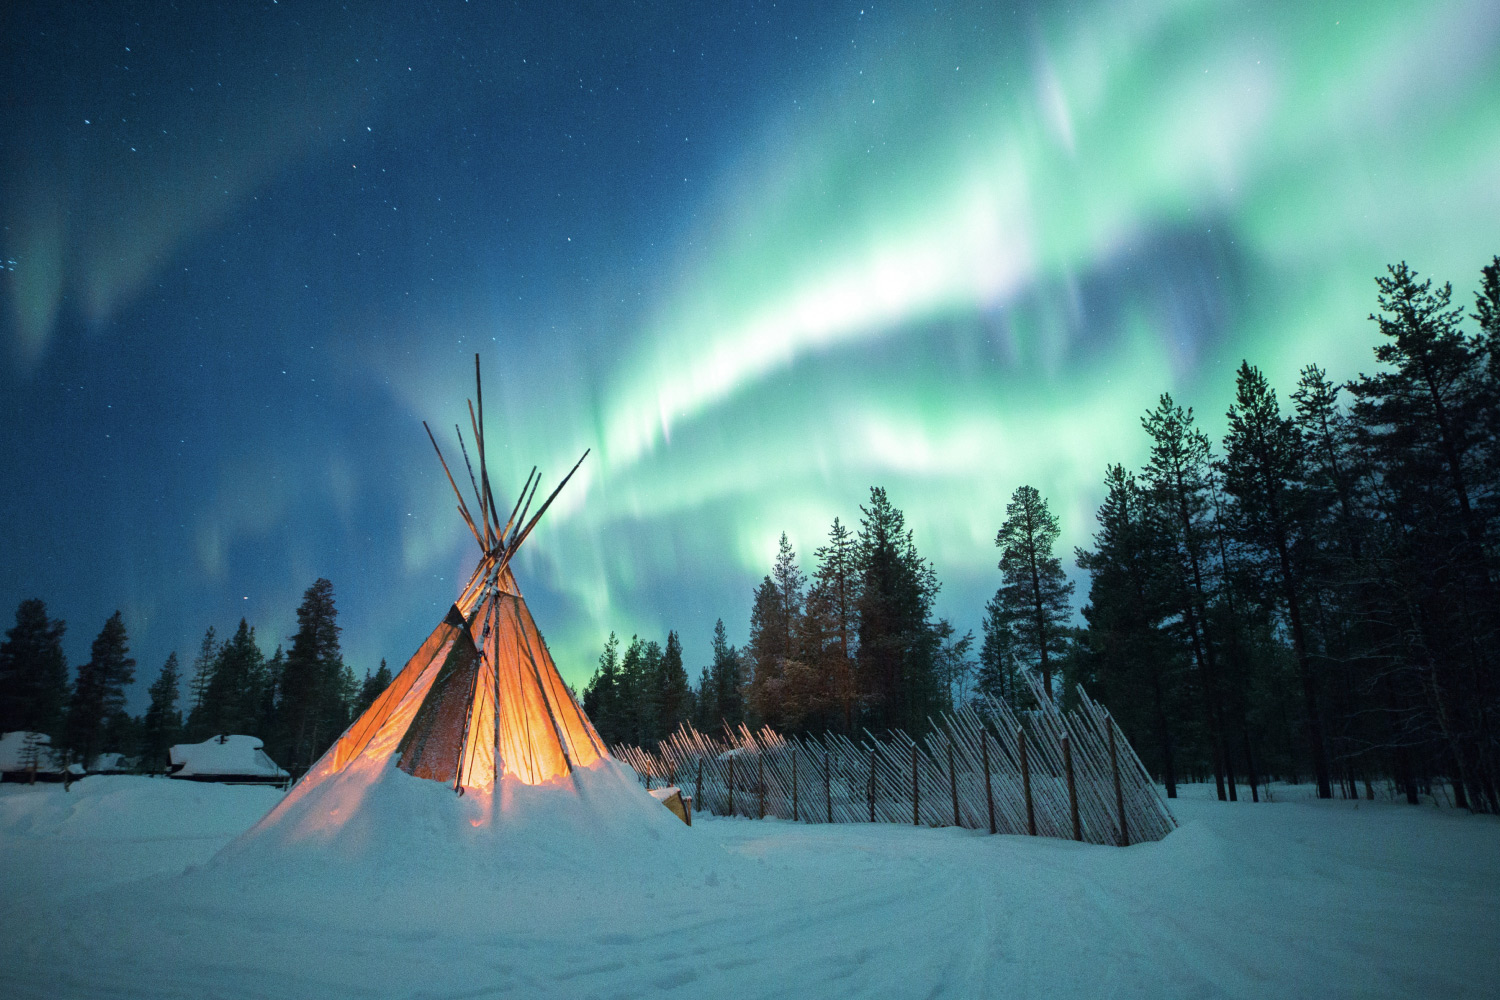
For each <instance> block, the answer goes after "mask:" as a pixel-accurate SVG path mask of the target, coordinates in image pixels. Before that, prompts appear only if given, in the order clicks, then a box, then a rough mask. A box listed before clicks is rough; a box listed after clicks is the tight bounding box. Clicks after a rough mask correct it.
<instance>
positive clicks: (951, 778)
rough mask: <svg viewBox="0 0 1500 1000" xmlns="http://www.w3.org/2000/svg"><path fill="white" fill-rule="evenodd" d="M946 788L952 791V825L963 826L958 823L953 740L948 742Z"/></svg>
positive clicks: (956, 779)
mask: <svg viewBox="0 0 1500 1000" xmlns="http://www.w3.org/2000/svg"><path fill="white" fill-rule="evenodd" d="M948 786H949V787H950V788H951V789H952V790H953V825H954V826H963V824H962V823H960V822H959V821H958V770H957V768H955V767H954V764H953V740H952V739H951V738H950V739H949V740H948Z"/></svg>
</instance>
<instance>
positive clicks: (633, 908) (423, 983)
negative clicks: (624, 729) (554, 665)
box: [0, 761, 1500, 997]
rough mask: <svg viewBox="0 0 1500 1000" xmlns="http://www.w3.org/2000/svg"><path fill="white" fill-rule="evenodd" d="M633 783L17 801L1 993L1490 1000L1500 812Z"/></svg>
mask: <svg viewBox="0 0 1500 1000" xmlns="http://www.w3.org/2000/svg"><path fill="white" fill-rule="evenodd" d="M617 766H618V765H615V764H613V763H612V762H608V761H604V762H600V763H599V764H598V765H596V766H595V767H594V768H591V769H589V770H588V771H580V772H579V774H578V776H577V777H578V783H577V786H576V788H575V787H574V786H572V785H564V784H562V783H559V782H554V783H552V784H550V785H544V786H538V787H529V786H516V785H512V784H510V783H506V784H505V785H503V786H502V787H501V789H500V791H499V794H498V797H494V796H490V795H486V794H474V793H471V794H469V795H465V796H463V797H459V796H456V795H454V794H453V793H452V791H451V790H449V789H447V788H445V787H443V786H441V785H438V784H436V783H434V782H428V781H422V780H421V779H416V778H410V777H409V776H406V775H404V774H401V773H400V772H395V773H396V774H397V775H399V778H398V779H397V780H390V781H381V782H377V783H374V784H371V785H369V786H368V787H367V789H366V791H365V793H364V795H365V797H364V799H363V800H362V801H361V802H360V803H359V804H358V805H359V808H358V809H357V810H356V816H354V817H346V818H345V821H344V822H342V823H341V824H340V825H339V826H338V827H337V831H336V833H332V834H328V835H326V836H325V835H323V834H322V833H321V830H322V828H321V827H319V826H317V824H316V823H314V822H312V821H313V820H314V819H315V817H313V816H312V815H311V814H310V812H304V813H303V814H300V815H299V816H295V817H294V816H291V815H290V814H291V813H293V812H296V810H287V811H286V812H284V813H283V814H282V816H281V818H280V819H279V820H278V821H277V822H274V823H269V824H263V825H260V826H257V827H256V828H255V829H254V830H253V831H252V832H251V833H250V834H249V835H247V836H243V837H238V838H237V837H236V834H237V833H239V832H240V831H244V830H246V829H247V828H249V827H251V826H252V824H254V823H255V820H256V818H257V817H258V816H260V815H261V814H262V813H264V812H265V811H266V810H267V809H268V808H270V807H271V806H272V805H274V804H276V803H279V802H285V801H287V800H286V799H284V798H283V793H282V792H280V791H278V790H276V789H273V788H267V787H255V786H222V785H214V784H201V783H195V782H171V781H164V780H159V779H150V778H144V777H98V776H96V777H90V778H87V779H85V780H84V781H82V782H80V783H78V784H75V785H74V786H73V790H72V792H71V793H68V792H64V791H63V790H62V788H61V786H58V785H47V786H43V785H37V786H24V785H6V786H0V993H3V994H4V995H7V996H19V997H51V996H100V995H108V996H119V997H135V996H140V997H147V996H150V997H202V996H264V997H307V996H318V997H352V996H373V997H384V996H393V997H395V996H400V997H406V996H425V997H452V996H469V997H482V996H504V995H517V996H528V997H584V996H650V995H653V994H657V993H670V992H672V991H674V990H681V992H682V993H688V994H692V995H698V996H710V997H711V996H729V995H733V996H736V997H771V996H793V995H795V996H820V997H821V996H857V997H865V996H869V997H886V996H889V997H905V996H955V997H968V996H973V997H980V996H1028V995H1031V996H1048V997H1054V996H1056V997H1072V996H1080V997H1083V996H1087V997H1096V996H1117V997H1183V996H1231V997H1264V996H1278V995H1279V996H1285V997H1301V996H1317V997H1325V996H1326V997H1424V996H1443V997H1466V996H1475V997H1477V996H1492V995H1493V989H1494V983H1495V981H1496V977H1497V975H1500V949H1497V948H1496V947H1495V942H1496V941H1497V940H1500V908H1497V906H1496V903H1497V901H1500V822H1496V821H1495V820H1494V819H1493V818H1489V817H1474V816H1469V815H1467V814H1465V813H1460V812H1458V811H1455V810H1451V809H1437V808H1433V807H1430V806H1424V807H1417V808H1413V807H1410V806H1405V805H1397V804H1391V803H1385V802H1381V803H1369V802H1359V803H1355V802H1344V801H1333V802H1317V801H1313V800H1308V799H1305V798H1302V797H1300V796H1301V795H1302V794H1303V793H1301V792H1300V791H1298V790H1287V789H1278V790H1277V799H1278V801H1276V802H1274V803H1261V804H1258V805H1255V804H1250V803H1237V804H1227V803H1219V802H1216V801H1213V800H1212V798H1211V796H1212V791H1211V790H1208V791H1207V792H1205V790H1204V789H1202V788H1189V789H1187V791H1186V793H1185V795H1186V797H1184V798H1182V799H1179V800H1177V801H1176V802H1174V804H1173V806H1174V811H1175V812H1176V813H1177V815H1178V818H1179V819H1180V820H1181V821H1182V827H1181V829H1179V830H1177V831H1176V832H1174V833H1172V834H1171V835H1170V836H1168V837H1167V838H1166V839H1165V840H1163V841H1161V842H1160V843H1155V844H1143V845H1137V846H1134V847H1130V848H1125V849H1120V848H1110V847H1093V846H1088V845H1080V844H1074V843H1071V842H1066V841H1058V840H1047V839H1033V838H1026V837H1007V836H1001V837H989V836H986V835H984V834H982V833H977V832H974V831H968V830H955V829H939V830H933V829H927V828H921V829H914V828H911V827H906V826H896V825H868V824H852V825H845V826H805V825H799V824H794V823H787V822H778V821H774V820H770V821H753V820H743V819H733V820H731V819H716V818H713V817H708V816H703V815H700V816H698V817H695V825H694V826H693V827H692V828H688V827H686V826H684V825H683V824H682V823H681V822H679V821H678V820H677V819H676V818H675V817H673V816H672V815H671V814H670V813H669V812H668V811H667V810H666V809H664V808H663V807H662V806H661V805H660V804H659V803H657V802H656V801H654V800H653V799H652V798H651V797H650V796H648V795H646V794H645V793H644V792H643V791H641V790H639V788H638V787H637V788H635V789H631V788H630V787H629V786H627V785H626V784H624V783H622V782H620V781H619V780H618V778H619V777H620V775H619V773H618V772H612V771H611V769H612V768H615V767H617ZM303 802H304V808H305V809H306V810H310V809H311V806H307V805H305V804H306V803H307V802H308V800H307V799H304V800H303ZM289 804H290V805H293V806H295V805H297V803H295V802H292V803H289ZM333 804H335V805H348V803H343V802H336V803H333ZM292 819H297V820H298V821H297V822H292V821H290V820H292ZM220 848H225V849H224V850H222V851H221V850H219V849H220ZM216 852H217V854H216ZM684 987H685V989H682V988H684Z"/></svg>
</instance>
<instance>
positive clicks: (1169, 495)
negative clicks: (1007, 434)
mask: <svg viewBox="0 0 1500 1000" xmlns="http://www.w3.org/2000/svg"><path fill="white" fill-rule="evenodd" d="M1141 426H1142V427H1144V428H1145V430H1146V433H1147V434H1148V435H1150V437H1151V453H1150V455H1151V457H1150V460H1149V462H1148V463H1147V466H1146V469H1145V473H1144V482H1145V487H1146V494H1147V496H1148V497H1149V498H1150V506H1151V510H1150V516H1151V518H1152V519H1153V520H1154V522H1155V524H1156V525H1157V526H1158V527H1159V528H1160V529H1161V531H1162V534H1163V540H1164V541H1166V542H1167V545H1166V546H1165V547H1164V553H1163V554H1164V555H1166V556H1167V563H1166V566H1165V567H1164V568H1169V569H1170V571H1171V575H1172V579H1171V581H1170V584H1169V586H1170V588H1171V589H1172V590H1173V591H1175V598H1176V601H1175V603H1176V605H1177V610H1178V611H1179V613H1180V619H1179V623H1178V624H1179V628H1180V630H1181V632H1182V633H1184V635H1183V641H1184V645H1185V647H1186V648H1187V649H1189V650H1190V651H1191V654H1192V657H1193V660H1194V662H1195V663H1196V665H1197V669H1198V679H1199V688H1200V690H1201V693H1202V697H1203V704H1204V722H1205V724H1206V729H1207V732H1208V737H1209V743H1210V746H1211V748H1212V760H1213V770H1214V784H1215V786H1216V788H1217V791H1218V795H1219V799H1220V800H1221V801H1225V800H1227V799H1228V798H1229V795H1228V792H1227V789H1226V788H1225V775H1226V771H1227V768H1228V767H1229V760H1228V751H1227V748H1226V746H1225V741H1224V717H1223V707H1222V692H1221V690H1220V683H1219V650H1218V645H1217V643H1216V642H1215V641H1214V637H1213V635H1212V633H1211V632H1210V630H1209V622H1208V605H1209V600H1210V597H1211V587H1212V581H1211V579H1210V577H1209V570H1210V566H1209V558H1210V554H1211V551H1210V545H1211V541H1212V538H1211V526H1210V525H1209V479H1208V476H1209V470H1210V468H1211V465H1212V461H1213V452H1212V448H1211V447H1210V445H1209V442H1208V437H1207V436H1206V435H1205V434H1204V433H1203V432H1202V431H1201V430H1199V429H1198V428H1197V427H1195V426H1194V424H1193V410H1192V408H1191V407H1188V408H1186V409H1184V408H1183V407H1181V406H1179V405H1177V403H1176V402H1174V401H1173V399H1172V397H1171V396H1170V395H1169V394H1167V393H1162V396H1161V399H1160V400H1159V401H1158V403H1157V407H1156V409H1154V410H1152V411H1151V412H1149V413H1147V414H1146V416H1145V417H1143V418H1142V419H1141ZM1231 784H1232V782H1231Z"/></svg>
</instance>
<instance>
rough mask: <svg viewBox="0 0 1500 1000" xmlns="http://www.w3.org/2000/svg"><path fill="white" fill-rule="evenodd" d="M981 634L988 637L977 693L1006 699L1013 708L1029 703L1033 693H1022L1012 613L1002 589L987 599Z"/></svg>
mask: <svg viewBox="0 0 1500 1000" xmlns="http://www.w3.org/2000/svg"><path fill="white" fill-rule="evenodd" d="M980 634H981V635H983V636H984V639H983V641H982V642H981V643H980V646H979V672H978V676H977V677H976V679H975V684H974V687H975V690H976V691H977V693H979V694H981V695H984V696H986V697H989V698H994V699H996V700H997V701H1003V702H1006V703H1007V704H1009V705H1010V706H1011V707H1012V708H1023V707H1027V706H1029V705H1030V703H1031V699H1030V697H1029V696H1028V697H1024V698H1023V697H1022V690H1023V688H1022V685H1021V680H1020V676H1019V670H1018V668H1017V667H1016V656H1015V648H1014V647H1015V637H1014V636H1012V634H1011V630H1010V617H1009V615H1008V614H1007V613H1006V611H1005V606H1004V605H1003V604H1002V603H1001V601H1000V595H999V594H998V593H996V594H995V595H994V596H993V597H991V598H990V599H989V600H988V601H987V602H985V605H984V619H983V621H982V622H981V623H980Z"/></svg>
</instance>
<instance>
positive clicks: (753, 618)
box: [746, 532, 807, 727]
mask: <svg viewBox="0 0 1500 1000" xmlns="http://www.w3.org/2000/svg"><path fill="white" fill-rule="evenodd" d="M806 582H807V581H806V577H804V576H803V574H802V570H801V569H800V568H799V567H798V565H797V553H796V550H794V549H793V548H792V544H791V542H790V541H789V540H788V539H787V536H786V532H782V534H781V540H780V542H779V543H778V546H777V552H776V563H775V565H774V566H773V567H772V568H771V573H770V574H769V575H768V576H766V577H765V579H764V580H762V581H761V585H760V586H759V587H758V588H756V591H755V600H754V603H753V604H752V606H751V610H750V641H749V643H748V644H747V646H746V650H747V652H748V653H749V654H750V658H751V661H752V664H753V670H754V673H753V674H752V676H751V680H750V708H751V709H752V711H753V712H754V713H755V716H756V718H757V719H759V720H760V721H761V722H763V723H765V724H767V725H770V726H774V727H785V726H786V724H787V722H788V721H790V720H791V719H792V718H793V717H794V716H795V713H789V709H790V705H789V703H788V702H789V699H790V698H794V697H795V696H794V695H793V693H792V692H791V691H789V690H788V683H789V682H790V681H791V680H792V676H790V675H789V673H788V669H787V668H788V664H790V663H792V662H793V661H797V656H798V653H799V649H798V639H799V638H800V637H801V635H802V632H803V623H802V617H803V587H804V586H805V585H806ZM797 662H799V663H800V661H797ZM797 673H800V672H798V671H794V672H793V674H797ZM798 679H802V678H800V677H798Z"/></svg>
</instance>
